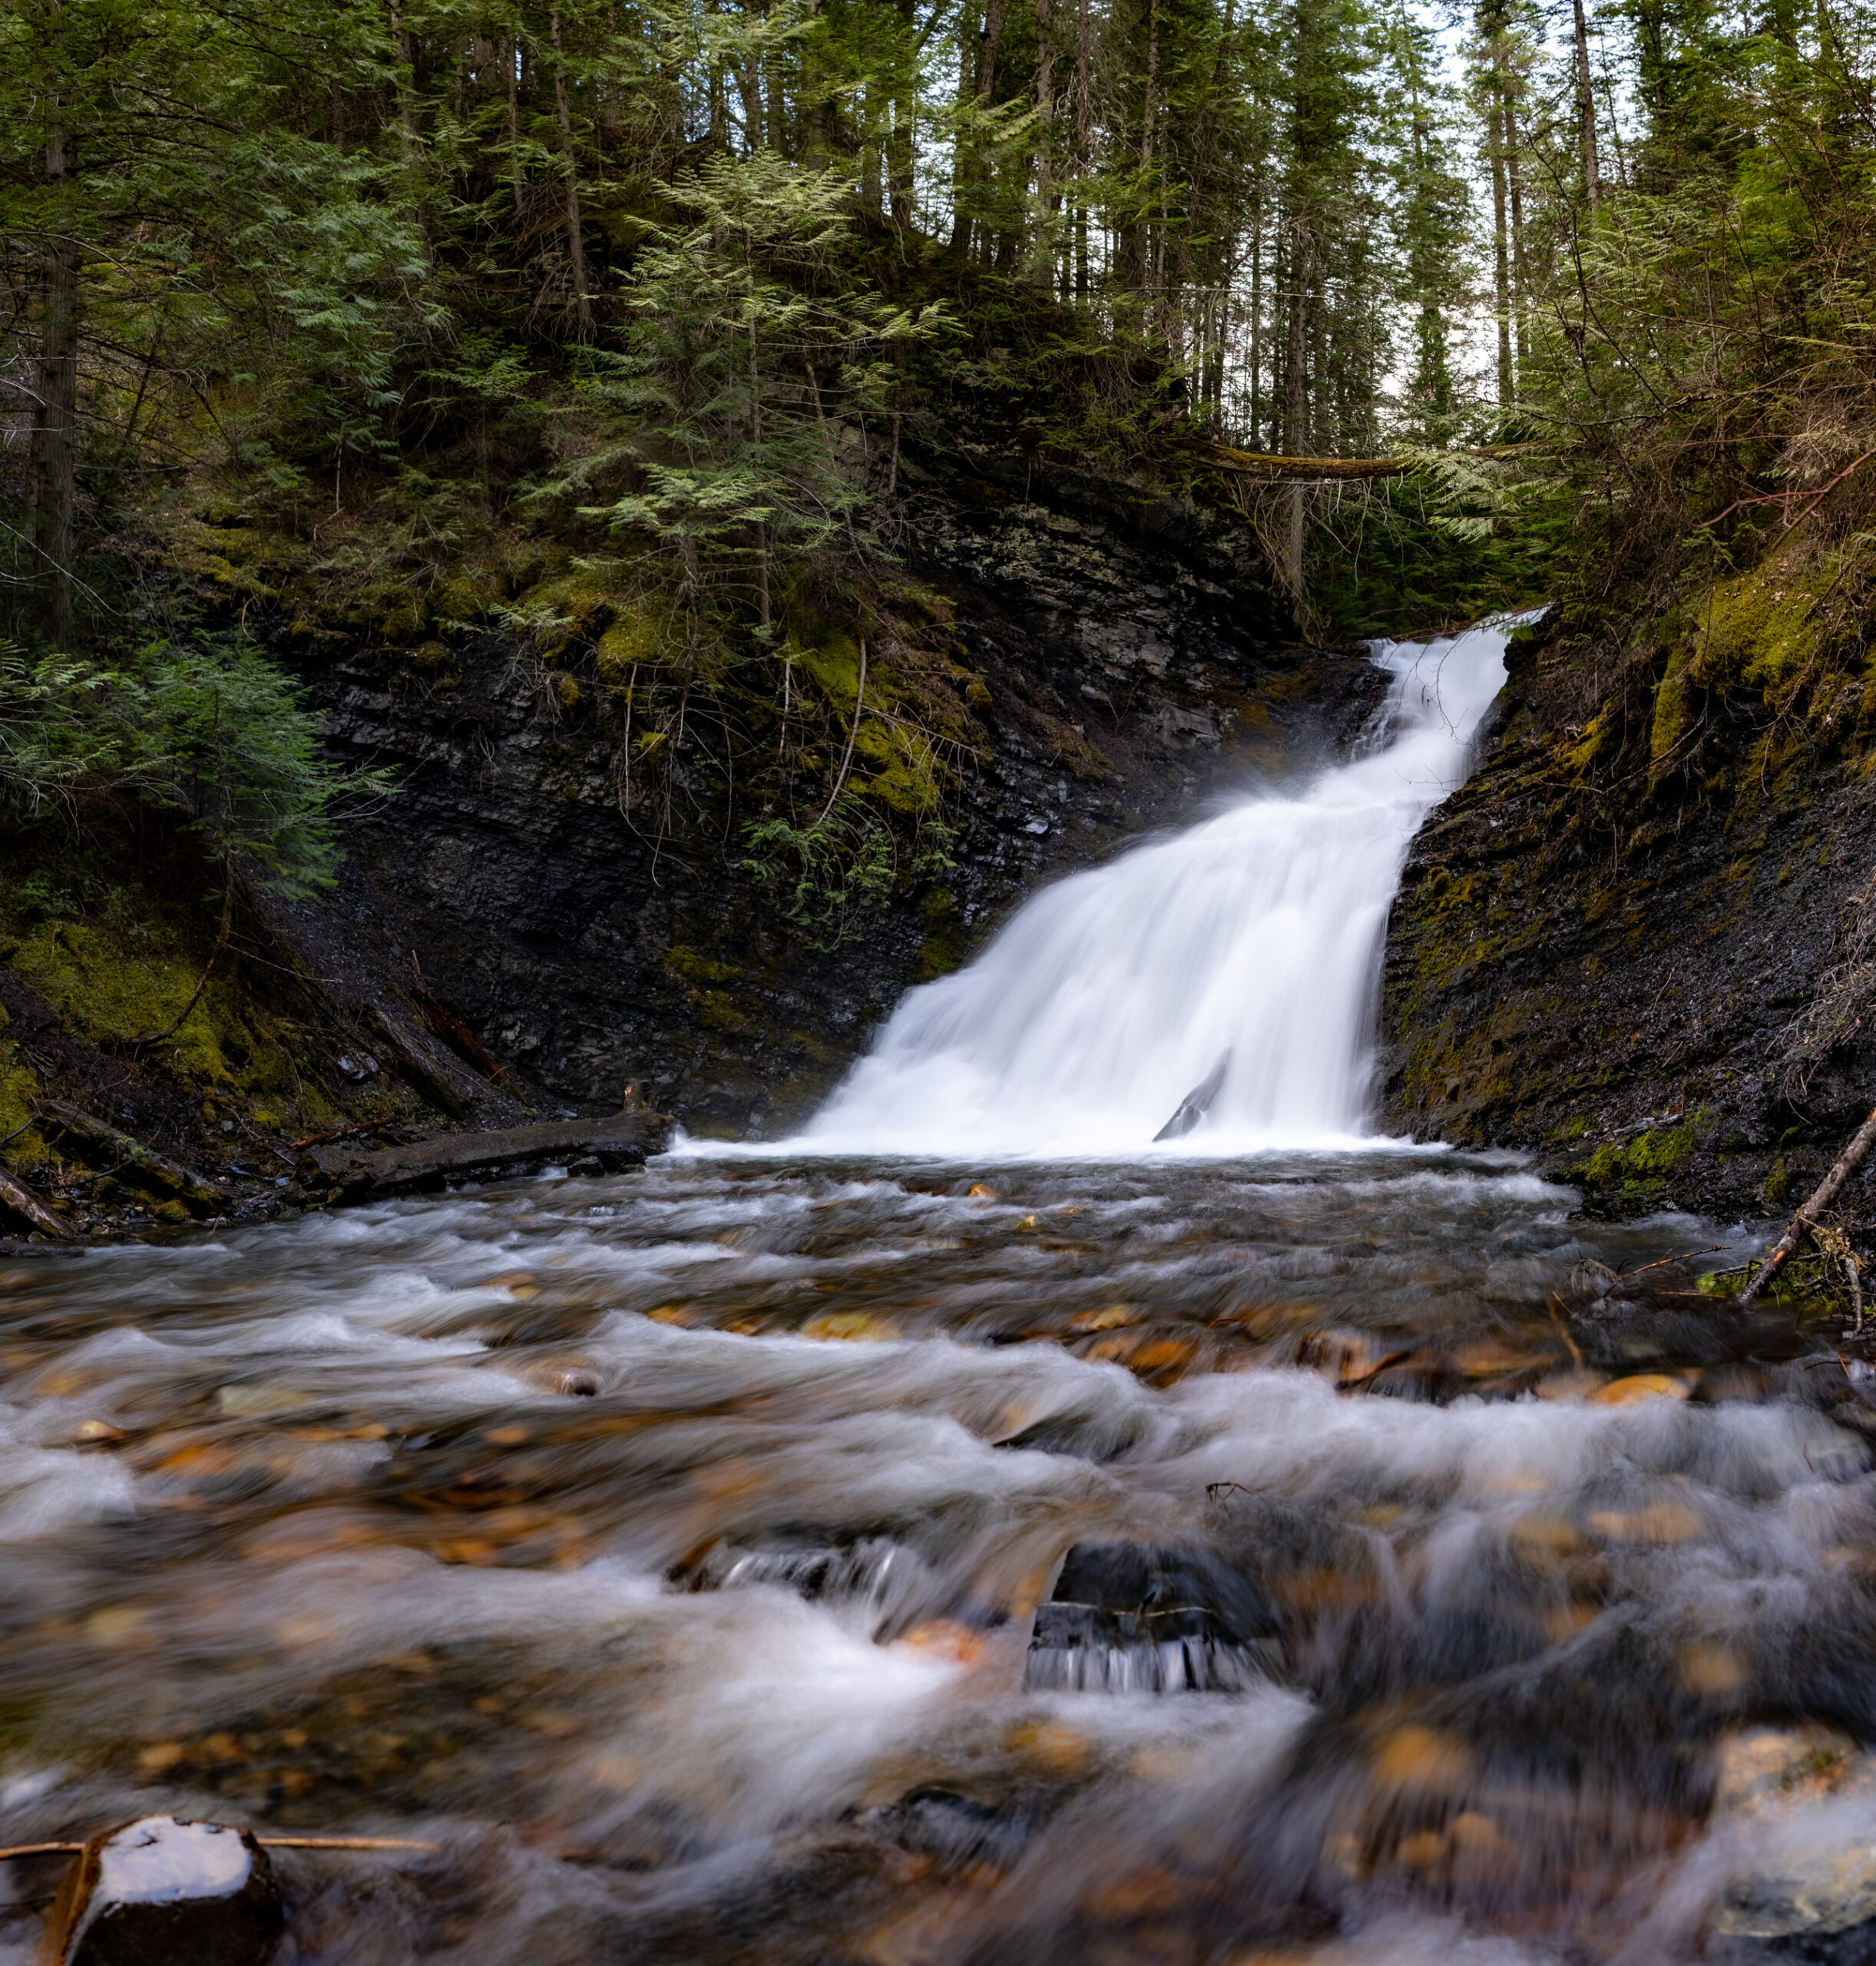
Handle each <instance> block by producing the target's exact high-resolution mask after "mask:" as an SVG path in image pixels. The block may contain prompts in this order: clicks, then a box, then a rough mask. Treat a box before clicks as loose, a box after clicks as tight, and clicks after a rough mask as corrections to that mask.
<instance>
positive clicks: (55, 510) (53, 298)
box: [32, 94, 78, 649]
mask: <svg viewBox="0 0 1876 1966" xmlns="http://www.w3.org/2000/svg"><path fill="white" fill-rule="evenodd" d="M48 109H49V113H50V127H49V128H48V131H47V132H46V141H45V180H46V183H47V184H48V187H51V189H52V190H53V191H54V194H55V197H56V194H57V192H58V188H59V187H61V186H63V185H64V184H65V183H66V182H67V180H68V179H69V177H70V176H71V168H72V164H73V161H74V160H73V157H72V155H71V148H72V147H71V140H70V138H69V137H68V133H67V131H66V128H65V118H64V111H63V107H62V105H61V102H60V100H59V98H58V95H57V94H54V95H52V97H51V98H50V101H49V103H48ZM52 217H53V223H54V224H55V226H56V227H59V228H60V229H59V230H57V231H56V232H55V233H53V234H52V235H51V236H50V237H48V239H47V240H46V241H45V249H44V258H43V260H42V261H41V266H40V314H39V353H38V360H37V361H36V362H35V363H34V365H33V366H34V382H35V384H36V386H37V387H38V394H39V413H38V416H37V417H36V418H35V419H34V422H33V431H32V467H33V472H32V475H33V533H34V544H35V545H36V546H37V547H38V550H39V565H38V569H37V570H36V578H37V581H38V591H39V592H40V594H41V596H42V597H43V599H42V604H41V607H40V608H39V610H38V614H39V619H40V625H41V627H43V629H44V630H45V635H46V638H47V640H48V641H50V642H51V644H52V645H53V647H55V648H59V649H68V648H69V647H71V640H72V627H73V622H72V578H71V549H72V508H73V505H74V501H75V498H76V493H77V488H78V241H77V240H75V239H74V238H73V237H71V234H70V233H68V232H67V231H66V230H64V221H65V213H64V211H63V210H61V208H60V207H59V206H58V204H56V203H55V204H54V207H53V212H52Z"/></svg>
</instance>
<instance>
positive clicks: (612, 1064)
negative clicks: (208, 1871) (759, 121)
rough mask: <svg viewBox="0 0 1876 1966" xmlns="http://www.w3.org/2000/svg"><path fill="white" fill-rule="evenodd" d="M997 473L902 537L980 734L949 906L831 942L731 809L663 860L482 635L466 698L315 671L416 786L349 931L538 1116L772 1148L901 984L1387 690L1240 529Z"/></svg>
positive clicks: (346, 910) (349, 888)
mask: <svg viewBox="0 0 1876 1966" xmlns="http://www.w3.org/2000/svg"><path fill="white" fill-rule="evenodd" d="M977 468H980V469H981V472H982V473H983V475H982V476H981V478H971V479H967V480H965V481H963V482H961V483H951V484H948V485H939V484H938V482H936V481H935V480H931V479H927V480H925V481H924V482H923V483H922V484H915V485H914V487H913V488H912V491H911V492H909V493H908V497H907V499H906V501H905V505H904V507H903V509H902V525H901V528H900V530H901V533H902V548H903V550H904V551H905V553H906V555H907V559H908V565H909V567H910V568H911V569H912V571H914V572H915V574H917V575H918V578H920V579H921V580H922V581H925V582H926V583H927V584H928V585H929V586H931V587H933V588H934V589H935V590H937V591H938V592H940V593H941V594H943V595H944V596H945V597H947V599H948V601H950V602H951V604H952V606H953V607H954V609H955V623H956V627H957V630H958V637H959V640H961V643H962V644H963V646H964V650H965V651H966V656H965V660H968V663H969V664H970V665H971V668H972V670H974V674H975V677H976V679H977V680H976V683H974V685H973V687H972V689H971V691H970V692H969V695H970V698H971V705H972V710H971V714H972V716H973V717H974V719H975V720H976V723H977V724H978V726H979V728H980V730H981V744H980V746H979V749H978V756H977V758H976V759H975V760H972V761H970V762H968V763H966V764H965V766H964V768H963V782H962V784H961V789H960V791H959V794H958V802H957V809H956V810H955V813H951V814H950V815H948V817H949V818H950V819H951V822H953V824H954V825H955V830H956V834H957V840H956V845H955V849H954V858H955V866H954V869H953V871H952V872H951V874H950V875H948V876H946V877H945V879H944V881H943V882H942V884H941V887H940V888H937V889H933V888H928V889H926V890H925V891H924V892H921V893H918V894H915V895H910V896H907V897H902V899H899V900H898V901H896V902H894V903H893V904H892V905H890V906H889V907H888V908H887V909H885V910H884V911H882V912H881V913H880V914H878V915H875V916H872V917H869V918H867V919H866V920H865V923H864V927H863V932H862V934H861V935H859V937H858V938H855V940H853V941H851V942H848V943H846V944H845V945H842V946H841V947H839V948H836V949H834V950H832V951H831V952H829V951H819V950H816V948H813V947H812V942H811V938H809V936H808V935H806V934H805V933H804V932H802V931H801V930H800V929H799V928H797V927H796V925H794V924H793V923H792V922H789V920H788V919H787V918H786V915H785V913H784V912H783V909H782V905H781V904H780V902H779V899H778V897H776V895H774V894H773V892H771V891H769V890H767V889H763V888H762V887H760V886H759V885H757V884H756V882H754V881H753V880H752V879H750V878H749V876H748V875H747V874H746V873H745V872H743V870H742V869H741V867H740V864H739V862H740V857H741V851H742V849H741V847H740V842H739V825H740V819H739V818H738V817H737V816H736V815H735V814H733V813H731V812H730V811H729V810H727V809H724V808H723V803H722V802H721V801H719V802H718V805H717V809H716V811H715V812H714V813H713V814H712V815H711V816H710V818H709V822H708V823H703V822H700V823H698V824H697V825H696V826H693V828H692V829H691V831H690V832H689V833H687V834H686V835H684V836H680V837H678V838H675V839H667V841H666V842H664V843H663V846H661V847H659V846H654V843H653V842H652V841H651V840H650V839H647V838H646V837H645V836H644V835H643V834H642V833H641V832H639V831H637V830H636V829H634V826H632V825H631V824H629V823H628V822H627V819H626V818H625V817H624V816H622V815H621V813H620V811H619V809H618V806H617V795H616V789H615V787H614V785H613V783H612V780H611V776H610V770H609V766H610V757H611V753H612V750H613V747H614V741H615V740H614V739H613V738H612V737H611V736H607V735H604V734H602V733H597V732H594V731H590V730H582V729H581V727H580V726H579V724H578V723H577V720H571V721H558V722H557V721H556V720H555V719H554V713H552V711H551V708H549V707H544V704H543V701H542V694H541V691H540V690H538V689H537V688H535V687H534V686H533V684H532V683H530V681H529V680H528V678H527V676H526V674H525V673H524V665H523V664H520V663H518V661H517V660H516V657H517V650H516V649H515V647H514V644H512V643H511V642H510V641H508V640H506V639H505V638H504V637H501V636H495V635H490V636H485V637H482V638H481V639H480V640H478V641H476V642H475V643H474V644H472V645H471V646H469V647H467V648H465V650H463V652H462V664H461V675H460V680H459V683H458V684H457V687H454V688H453V689H452V690H448V691H447V692H444V691H439V690H436V689H435V688H434V687H432V685H431V684H430V683H428V682H426V681H425V680H424V678H423V677H422V676H421V675H420V674H417V673H415V672H414V671H413V670H412V667H411V666H410V665H409V662H408V661H407V660H405V659H404V658H402V657H399V655H398V654H396V653H395V651H392V650H384V649H377V648H369V647H367V648H362V649H359V650H357V651H356V652H355V653H353V654H350V655H348V656H347V657H345V658H343V659H342V660H339V661H337V662H336V663H332V664H328V665H327V666H326V667H323V668H321V669H319V670H317V671H316V672H314V673H313V674H310V675H309V679H308V680H309V682H310V683H311V684H312V686H313V689H314V690H315V693H316V697H317V699H318V700H319V701H320V702H321V703H323V705H324V707H326V710H327V713H328V719H329V731H330V733H331V735H332V737H333V741H334V743H335V744H336V746H337V747H338V748H339V750H341V751H342V752H343V753H347V754H349V755H350V756H353V757H356V758H359V759H361V760H371V761H372V762H374V763H380V764H391V765H395V766H397V767H399V771H400V775H401V777H402V783H403V785H404V788H405V789H404V790H403V793H402V796H399V797H397V798H395V799H392V800H389V801H388V802H387V803H385V805H384V806H382V808H381V809H378V810H376V811H375V812H372V813H369V814H366V815H364V816H360V817H359V818H358V819H356V821H355V822H352V825H351V826H350V827H349V831H348V836H347V839H346V846H347V850H348V866H347V871H346V875H345V880H344V884H343V886H342V890H341V892H340V894H339V897H338V899H337V900H336V902H335V903H334V904H333V905H332V909H331V910H330V911H329V912H331V914H332V915H333V917H334V920H333V932H334V936H335V938H336V940H338V941H340V942H343V943H345V944H346V945H347V946H348V947H349V948H354V949H356V948H362V947H365V946H367V945H369V946H370V947H372V948H373V949H374V950H375V951H376V955H375V957H374V960H375V961H377V962H378V963H379V965H381V966H382V968H383V969H384V971H385V974H387V975H389V976H391V977H392V978H400V979H402V981H404V983H405V985H407V986H408V985H409V981H410V979H411V975H412V971H411V960H412V954H413V952H414V953H415V955H416V957H417V958H418V960H419V962H420V964H421V966H422V975H423V978H424V985H425V988H426V989H427V990H428V991H429V992H430V993H431V994H432V995H433V996H434V997H435V998H436V999H438V1001H440V1003H441V1005H442V1008H444V1009H445V1010H446V1011H447V1012H448V1014H449V1016H450V1017H452V1018H455V1019H458V1020H460V1021H461V1023H462V1024H463V1025H465V1026H466V1027H467V1028H468V1031H470V1032H471V1033H473V1034H474V1036H475V1038H476V1039H477V1040H478V1041H479V1042H480V1043H481V1044H482V1045H483V1046H485V1047H486V1048H487V1050H488V1051H489V1052H491V1053H492V1054H494V1056H495V1058H496V1059H497V1060H498V1061H500V1062H501V1064H503V1065H505V1066H506V1067H508V1069H509V1070H510V1071H513V1072H514V1073H516V1074H518V1077H520V1078H521V1081H523V1083H524V1084H528V1083H530V1082H531V1084H532V1086H533V1087H534V1088H535V1090H536V1093H537V1096H538V1097H540V1096H544V1103H545V1104H548V1106H549V1107H551V1106H553V1105H555V1104H559V1105H562V1106H564V1107H573V1108H577V1109H582V1110H586V1111H587V1112H591V1113H595V1114H597V1113H605V1112H610V1111H611V1110H614V1109H616V1108H617V1106H618V1104H619V1103H620V1091H621V1089H622V1087H624V1086H625V1085H626V1084H627V1083H628V1082H631V1081H636V1082H637V1084H638V1086H639V1088H640V1096H641V1097H643V1098H644V1100H646V1101H647V1102H648V1103H649V1104H651V1105H653V1106H654V1107H657V1109H658V1110H660V1111H663V1112H666V1113H669V1114H673V1115H674V1116H675V1117H677V1118H678V1119H679V1120H682V1121H683V1122H685V1123H686V1124H687V1125H688V1126H689V1127H690V1129H691V1130H693V1132H704V1133H711V1132H716V1133H733V1134H741V1133H754V1134H763V1133H768V1134H776V1133H779V1132H782V1131H784V1130H786V1129H787V1128H788V1127H789V1126H791V1125H792V1124H795V1123H796V1122H798V1121H799V1120H801V1119H802V1118H803V1117H805V1116H806V1114H807V1113H808V1112H809V1111H810V1110H812V1107H813V1106H814V1105H815V1104H816V1103H817V1102H818V1101H819V1099H820V1098H821V1097H823V1096H824V1095H825V1094H826V1092H827V1091H828V1090H829V1088H830V1087H831V1086H832V1084H833V1083H834V1081H835V1080H836V1079H837V1078H838V1077H839V1074H840V1073H841V1071H842V1070H843V1069H844V1068H845V1066H846V1064H848V1063H849V1061H850V1060H851V1059H852V1057H853V1056H854V1055H855V1053H856V1052H857V1051H859V1050H860V1049H861V1048H862V1045H863V1044H864V1042H865V1039H866V1038H867V1035H868V1034H869V1031H870V1030H871V1029H872V1027H874V1026H875V1025H876V1024H878V1022H879V1021H881V1019H882V1018H884V1016H885V1014H886V1013H887V1012H888V1011H889V1010H890V1009H891V1008H892V1005H893V1004H894V1003H895V1001H896V1000H897V999H898V996H899V995H900V994H901V992H902V991H903V990H904V989H905V988H906V987H907V986H908V985H909V984H911V983H912V982H914V981H918V980H921V978H925V977H927V976H930V975H937V974H941V973H942V972H943V971H944V970H945V969H946V968H951V967H955V965H956V964H957V963H958V962H959V961H962V960H964V958H966V957H967V956H968V954H969V952H971V948H973V947H974V945H976V944H977V943H978V942H981V939H982V938H983V937H984V935H985V934H986V933H987V932H989V931H990V930H991V928H994V925H995V924H996V923H997V922H998V920H999V919H1000V918H1001V917H1002V915H1004V913H1005V912H1007V910H1008V909H1009V908H1010V907H1011V905H1012V904H1013V903H1014V902H1016V901H1017V900H1019V899H1021V898H1022V897H1023V896H1024V895H1027V893H1029V892H1031V891H1032V890H1033V889H1034V888H1035V887H1036V886H1037V885H1038V884H1039V883H1041V882H1043V881H1044V880H1045V879H1049V878H1050V877H1052V876H1054V875H1059V874H1061V873H1064V872H1069V871H1071V870H1072V869H1074V868H1076V867H1078V866H1085V865H1087V864H1089V863H1090V862H1094V861H1095V860H1097V859H1101V858H1103V857H1105V856H1107V854H1109V853H1111V852H1113V851H1115V850H1117V849H1119V848H1120V847H1122V846H1125V845H1126V844H1127V842H1129V840H1130V839H1131V838H1133V837H1134V836H1137V835H1139V834H1140V833H1142V832H1145V831H1147V830H1150V829H1153V828H1155V827H1157V826H1163V825H1166V824H1168V823H1179V822H1184V821H1185V820H1186V819H1189V818H1191V817H1193V816H1196V815H1197V814H1198V813H1199V811H1200V810H1201V809H1202V807H1201V801H1202V799H1203V796H1204V795H1205V794H1206V793H1208V792H1209V791H1212V790H1214V789H1218V790H1223V789H1226V788H1229V787H1231V786H1237V785H1241V784H1243V783H1247V782H1249V781H1250V780H1252V779H1254V778H1255V776H1256V774H1258V773H1260V772H1262V773H1274V772H1278V771H1283V770H1289V769H1292V768H1295V767H1296V766H1300V765H1302V764H1303V763H1307V762H1309V761H1311V760H1312V758H1313V757H1314V756H1315V755H1317V754H1318V753H1325V752H1326V751H1327V750H1328V749H1330V748H1331V747H1332V746H1333V745H1334V744H1335V743H1337V742H1338V741H1341V740H1345V739H1346V738H1347V737H1348V736H1351V735H1352V733H1353V732H1354V731H1355V730H1357V729H1358V727H1359V726H1360V725H1361V723H1362V722H1363V721H1364V720H1365V718H1366V717H1367V716H1368V713H1370V711H1371V710H1372V708H1373V707H1375V703H1376V702H1377V701H1378V698H1379V697H1380V694H1381V689H1382V679H1381V677H1380V675H1379V673H1378V671H1376V670H1374V669H1373V668H1372V667H1371V666H1370V665H1369V664H1367V663H1365V661H1363V660H1362V659H1361V655H1360V652H1359V651H1358V650H1340V651H1324V650H1305V649H1299V648H1298V647H1295V646H1294V645H1293V644H1289V643H1288V642H1286V641H1285V637H1286V635H1287V634H1288V633H1289V627H1288V623H1287V621H1286V620H1285V617H1284V616H1283V615H1282V611H1281V610H1280V609H1279V607H1278V606H1277V605H1276V604H1275V603H1274V602H1273V601H1272V598H1271V597H1270V594H1269V591H1268V590H1267V587H1266V586H1265V585H1264V584H1263V583H1262V578H1261V576H1260V575H1259V574H1258V571H1257V568H1256V564H1255V561H1254V556H1253V555H1252V553H1251V551H1250V550H1249V544H1248V541H1246V540H1245V539H1244V538H1242V535H1241V534H1240V533H1239V531H1236V528H1235V522H1234V521H1231V520H1230V519H1229V518H1227V517H1226V515H1222V514H1217V515H1211V514H1200V513H1198V512H1196V511H1192V510H1190V509H1189V508H1183V507H1175V506H1164V507H1140V506H1137V505H1133V504H1130V503H1129V502H1128V501H1127V498H1126V497H1125V496H1124V493H1123V491H1117V490H1116V489H1115V488H1111V487H1107V486H1105V485H1101V484H1099V483H1097V482H1095V481H1092V480H1085V481H1084V480H1081V479H1077V478H1074V476H1073V475H1071V474H1060V473H1058V474H1057V475H1055V476H1054V477H1053V478H1048V479H1047V480H1045V479H1044V477H1043V476H1042V475H1041V474H1040V473H1037V472H1031V471H1030V470H1028V469H1027V467H1025V466H1024V465H1021V464H1011V463H1008V462H1007V461H1000V460H997V459H994V458H984V459H981V460H978V463H977ZM910 475H912V476H913V477H914V478H916V476H917V474H916V473H912V474H910Z"/></svg>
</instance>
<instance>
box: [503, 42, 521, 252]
mask: <svg viewBox="0 0 1876 1966" xmlns="http://www.w3.org/2000/svg"><path fill="white" fill-rule="evenodd" d="M505 67H506V68H507V70H508V187H509V190H510V193H511V195H512V197H514V217H515V220H516V222H517V223H519V221H520V219H521V111H520V108H519V106H518V104H517V102H516V101H515V93H516V91H517V90H518V88H519V87H520V82H521V23H520V22H519V21H517V22H515V23H514V34H513V35H512V36H511V38H510V39H509V41H508V58H507V61H506V62H505Z"/></svg>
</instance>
